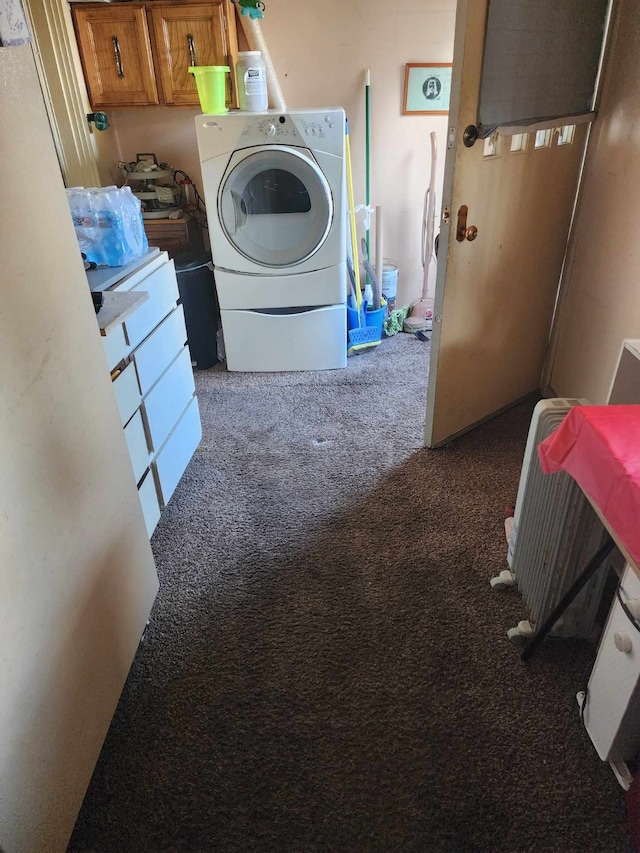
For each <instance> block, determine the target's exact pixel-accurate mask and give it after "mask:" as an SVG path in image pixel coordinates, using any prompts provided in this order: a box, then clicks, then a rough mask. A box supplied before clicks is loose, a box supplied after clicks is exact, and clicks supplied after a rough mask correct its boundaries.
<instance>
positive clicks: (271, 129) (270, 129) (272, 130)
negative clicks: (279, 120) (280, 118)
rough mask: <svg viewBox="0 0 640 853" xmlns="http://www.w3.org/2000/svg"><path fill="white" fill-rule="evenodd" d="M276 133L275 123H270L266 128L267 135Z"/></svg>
mask: <svg viewBox="0 0 640 853" xmlns="http://www.w3.org/2000/svg"><path fill="white" fill-rule="evenodd" d="M275 135H276V126H275V124H270V125H269V127H268V128H267V136H275Z"/></svg>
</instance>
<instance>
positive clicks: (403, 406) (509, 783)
mask: <svg viewBox="0 0 640 853" xmlns="http://www.w3.org/2000/svg"><path fill="white" fill-rule="evenodd" d="M427 360H428V345H426V344H424V343H421V342H419V341H417V340H416V339H415V338H413V337H410V336H407V335H398V336H396V337H394V338H391V339H388V340H385V341H383V344H382V345H381V347H379V348H378V350H375V351H370V352H368V353H363V354H361V355H358V356H356V357H354V358H352V359H350V360H349V365H348V367H347V369H346V370H344V371H337V372H331V373H315V374H314V373H304V374H278V375H271V376H270V375H259V374H253V375H238V374H229V373H227V372H226V371H224V370H221V369H219V368H215V369H213V370H210V371H205V372H203V373H200V374H198V375H197V387H198V395H199V400H200V404H201V411H202V418H203V425H204V430H205V437H204V439H203V442H202V445H201V447H200V448H199V450H198V452H197V454H196V457H195V458H194V460H193V462H192V463H191V465H190V467H189V469H188V471H187V473H186V475H185V477H184V478H183V480H182V482H181V484H180V486H179V488H178V490H177V492H176V494H175V495H174V498H173V500H172V501H171V504H170V506H169V507H168V508H167V510H166V511H165V513H164V515H163V518H162V521H161V523H160V526H159V527H158V530H157V532H156V534H155V536H154V539H153V548H154V552H155V555H156V560H157V564H158V571H159V574H160V579H161V590H160V594H159V596H158V599H157V602H156V605H155V607H154V611H153V614H152V621H151V624H150V627H149V629H148V631H147V634H146V635H145V638H144V640H143V642H142V644H141V646H140V649H139V652H138V655H137V657H136V659H135V661H134V664H133V667H132V670H131V674H130V677H129V680H128V683H127V686H126V689H125V691H124V694H123V696H122V700H121V702H120V705H119V708H118V711H117V713H116V716H115V718H114V721H113V725H112V727H111V730H110V732H109V735H108V737H107V740H106V742H105V746H104V749H103V752H102V756H101V759H100V762H99V764H98V766H97V768H96V771H95V774H94V778H93V781H92V783H91V786H90V788H89V791H88V793H87V796H86V799H85V803H84V806H83V809H82V812H81V814H80V817H79V819H78V823H77V826H76V830H75V833H74V835H73V838H72V842H71V845H70V848H69V850H70V851H74V853H165V851H166V853H173V851H176V853H178V851H180V853H182V851H184V853H199V852H201V853H214V851H216V853H217V851H220V853H236V851H237V853H253V851H256V853H307V851H309V853H311V851H323V852H324V851H336V853H338V852H339V853H352V852H353V853H357V851H372V853H373V851H398V853H405V851H407V853H408V851H416V852H417V853H430V851H433V853H440V852H441V851H442V853H445V851H447V853H476V851H477V853H487V852H488V851H493V853H516V851H517V852H518V853H524V851H536V853H543V851H548V853H551V851H558V853H560V851H563V853H571V851H576V853H577V851H589V852H590V853H617V851H620V852H621V853H622V851H628V850H629V842H628V835H627V830H626V822H625V813H624V797H623V792H622V790H621V789H620V788H619V787H618V785H617V783H616V782H615V779H614V777H613V774H612V773H611V771H610V770H609V768H608V766H607V765H604V764H602V763H601V762H600V760H599V759H598V757H597V755H596V753H595V751H594V749H593V747H592V746H591V743H590V741H589V738H588V736H587V734H586V733H585V731H584V730H583V729H582V727H581V724H580V720H579V717H578V712H577V705H576V702H575V698H574V697H575V693H576V691H577V690H578V689H579V688H580V687H581V686H583V683H584V673H585V670H586V668H587V667H588V665H589V662H590V661H591V659H592V654H593V649H591V648H590V647H589V646H587V645H586V644H583V643H579V642H575V641H567V640H550V641H548V642H547V643H546V644H545V646H544V648H543V649H542V651H541V652H540V653H539V654H538V655H537V656H536V658H535V659H534V660H532V661H531V662H530V663H529V664H528V665H523V664H522V663H521V662H520V659H519V655H518V651H517V650H516V649H515V648H514V647H513V646H511V645H510V644H509V642H508V640H507V639H506V635H505V632H506V629H507V628H509V627H511V626H512V625H515V624H516V623H517V622H518V620H519V619H521V618H523V617H524V616H525V612H524V609H523V606H522V604H521V602H520V600H519V599H518V596H517V594H516V593H514V592H511V593H507V594H503V595H500V594H498V593H495V592H493V591H492V590H491V588H490V586H489V583H488V581H489V579H490V577H491V576H492V575H494V574H496V572H498V571H500V570H501V569H503V568H505V567H506V543H505V541H504V526H503V523H504V513H503V509H504V507H505V505H507V504H512V503H513V502H514V500H515V495H516V490H517V483H518V478H519V472H520V464H521V459H522V452H523V449H524V444H525V438H526V433H527V428H528V423H529V419H530V415H531V406H521V407H519V408H517V409H515V410H513V411H511V412H509V413H508V414H506V415H503V416H501V417H500V418H497V419H496V420H494V421H492V422H491V423H488V424H486V425H485V426H483V427H482V428H480V429H478V430H476V431H474V432H473V433H471V434H469V435H467V436H464V437H463V438H461V439H459V440H458V441H457V442H455V443H454V444H453V445H451V446H449V447H448V448H445V449H443V450H439V451H429V450H425V449H424V448H422V446H421V445H422V423H423V419H424V397H425V395H424V389H425V384H426V368H427Z"/></svg>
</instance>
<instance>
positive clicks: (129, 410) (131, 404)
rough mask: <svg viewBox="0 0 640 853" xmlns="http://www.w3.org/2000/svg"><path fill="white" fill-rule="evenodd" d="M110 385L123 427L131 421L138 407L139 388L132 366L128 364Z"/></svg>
mask: <svg viewBox="0 0 640 853" xmlns="http://www.w3.org/2000/svg"><path fill="white" fill-rule="evenodd" d="M112 385H113V393H114V394H115V395H116V402H117V404H118V411H119V412H120V420H121V421H122V426H124V425H125V424H126V423H127V422H128V421H129V420H131V418H132V417H133V415H134V413H135V411H136V409H138V408H139V406H140V388H139V387H138V377H137V376H136V371H135V368H134V366H133V364H128V365H127V366H126V367H125V369H124V370H123V371H122V373H121V374H120V376H118V377H117V378H116V379H114V380H113V382H112Z"/></svg>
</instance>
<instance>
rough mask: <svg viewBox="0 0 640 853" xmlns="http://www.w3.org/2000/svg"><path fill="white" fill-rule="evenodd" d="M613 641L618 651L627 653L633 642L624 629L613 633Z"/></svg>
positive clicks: (630, 649) (631, 648)
mask: <svg viewBox="0 0 640 853" xmlns="http://www.w3.org/2000/svg"><path fill="white" fill-rule="evenodd" d="M613 642H614V644H615V647H616V649H617V650H618V651H619V652H624V653H625V654H626V655H628V654H629V653H630V652H631V651H632V650H633V643H632V642H631V637H630V636H629V635H628V634H627V632H626V631H616V632H615V634H614V635H613Z"/></svg>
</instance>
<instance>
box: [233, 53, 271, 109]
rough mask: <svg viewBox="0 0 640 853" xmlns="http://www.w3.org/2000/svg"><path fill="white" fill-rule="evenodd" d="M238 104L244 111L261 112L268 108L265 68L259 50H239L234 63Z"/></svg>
mask: <svg viewBox="0 0 640 853" xmlns="http://www.w3.org/2000/svg"><path fill="white" fill-rule="evenodd" d="M236 73H237V75H238V106H239V107H240V109H241V110H244V111H245V112H252V113H263V112H265V110H267V109H268V108H269V96H268V94H267V69H266V66H265V64H264V62H263V61H262V56H261V55H260V51H259V50H241V51H240V52H239V53H238V62H237V63H236Z"/></svg>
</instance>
